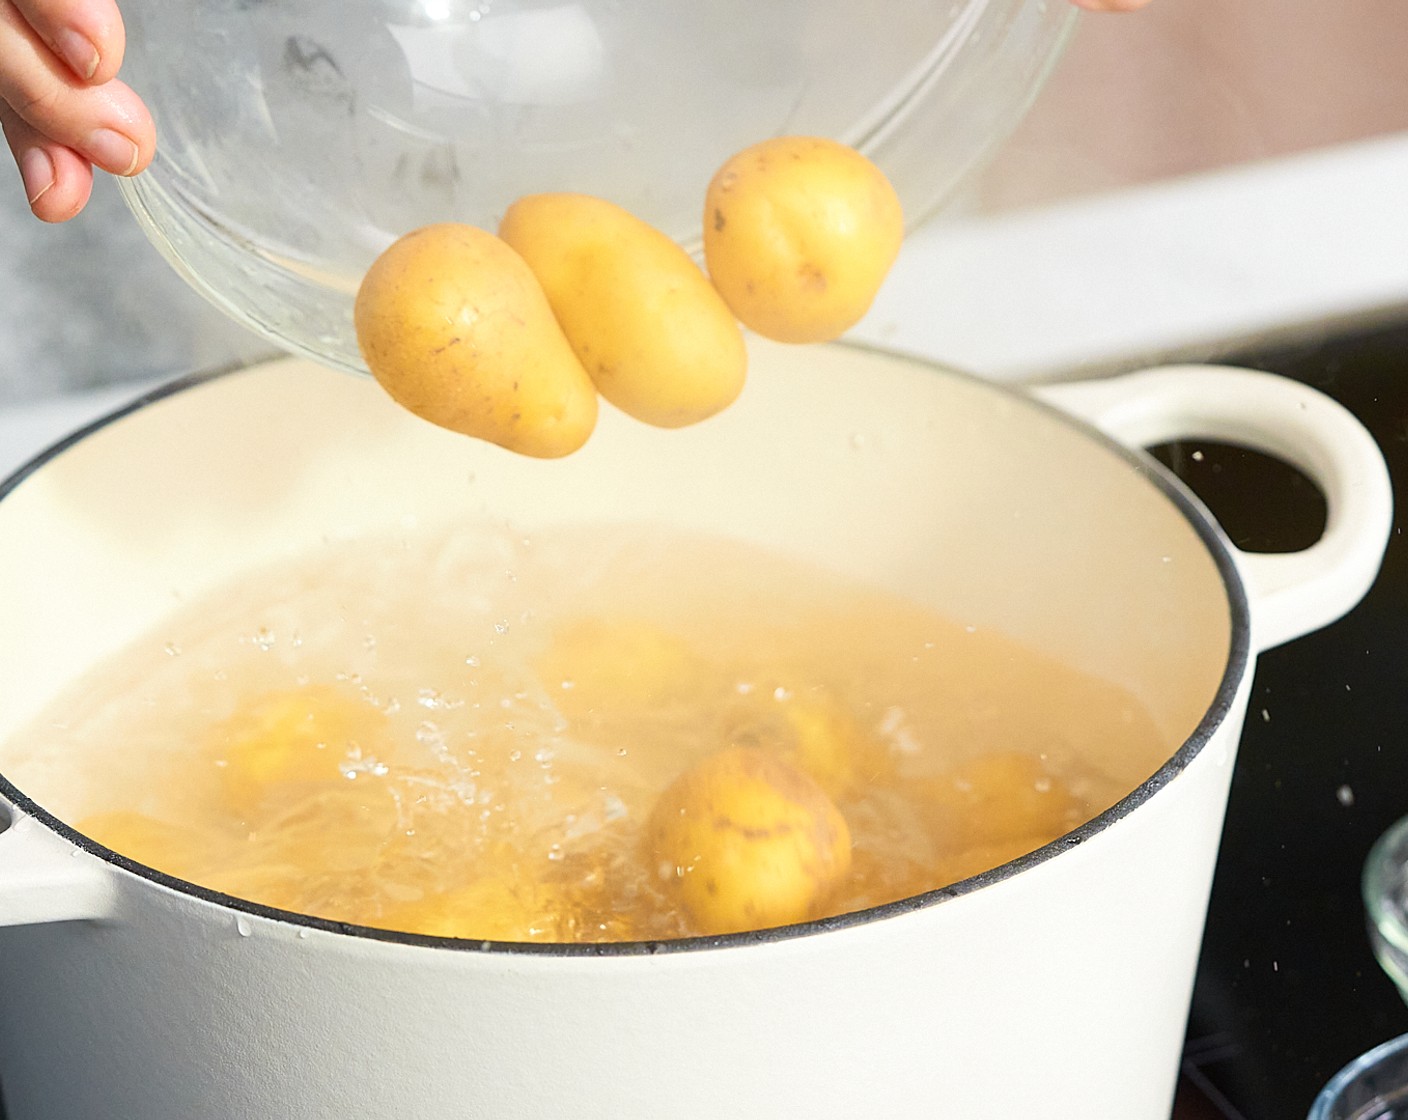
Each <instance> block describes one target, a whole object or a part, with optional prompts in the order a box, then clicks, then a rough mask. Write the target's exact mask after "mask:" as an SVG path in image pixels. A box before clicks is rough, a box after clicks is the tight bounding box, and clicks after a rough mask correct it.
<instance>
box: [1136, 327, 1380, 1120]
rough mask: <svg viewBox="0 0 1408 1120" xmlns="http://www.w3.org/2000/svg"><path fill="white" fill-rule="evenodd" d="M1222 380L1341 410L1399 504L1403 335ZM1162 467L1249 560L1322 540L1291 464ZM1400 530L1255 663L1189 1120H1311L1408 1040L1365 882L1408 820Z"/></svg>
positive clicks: (1171, 454) (1199, 1013) (1316, 511)
mask: <svg viewBox="0 0 1408 1120" xmlns="http://www.w3.org/2000/svg"><path fill="white" fill-rule="evenodd" d="M1220 360H1225V361H1227V362H1229V363H1230V364H1237V365H1246V366H1250V367H1253V368H1258V369H1266V370H1271V371H1274V372H1277V373H1282V374H1286V375H1288V376H1291V377H1294V378H1297V379H1298V380H1301V381H1304V382H1306V383H1307V384H1310V385H1312V386H1314V387H1315V388H1317V389H1320V390H1322V391H1323V392H1325V393H1327V394H1329V395H1330V396H1332V397H1334V398H1336V399H1337V400H1338V401H1340V403H1341V404H1343V405H1345V406H1346V407H1347V408H1349V409H1350V411H1352V412H1354V413H1355V414H1356V415H1357V416H1358V417H1359V418H1360V420H1361V421H1362V422H1363V423H1364V424H1365V426H1366V427H1368V428H1369V429H1370V430H1371V431H1372V432H1373V434H1374V436H1375V438H1376V439H1377V440H1378V442H1379V446H1380V447H1381V448H1382V449H1383V452H1384V455H1385V458H1386V459H1387V460H1388V464H1389V469H1390V472H1391V474H1392V476H1393V482H1394V490H1395V494H1396V495H1397V496H1398V500H1399V501H1400V502H1401V503H1403V505H1404V506H1408V324H1400V325H1396V326H1390V327H1379V328H1375V329H1366V330H1363V331H1358V332H1355V333H1351V334H1340V335H1337V336H1336V337H1333V338H1328V339H1324V340H1319V341H1315V342H1308V343H1301V344H1298V345H1293V346H1292V345H1287V346H1284V347H1282V348H1280V349H1276V350H1258V351H1256V352H1253V353H1241V354H1231V355H1228V356H1226V357H1225V358H1224V359H1220ZM1158 454H1159V457H1160V458H1161V459H1163V460H1164V462H1166V463H1168V464H1169V465H1170V466H1172V467H1173V468H1174V470H1175V471H1176V472H1177V473H1178V474H1179V475H1180V476H1181V477H1182V478H1183V479H1184V480H1185V481H1186V482H1187V483H1188V484H1189V485H1190V486H1191V487H1192V488H1193V489H1194V490H1196V491H1197V492H1198V493H1199V494H1200V495H1201V496H1202V497H1203V499H1204V501H1206V502H1207V504H1208V505H1209V506H1211V507H1212V509H1213V510H1214V512H1215V513H1216V514H1217V515H1218V518H1219V520H1220V521H1221V522H1222V524H1223V526H1224V527H1225V528H1226V529H1227V531H1228V533H1229V535H1230V536H1231V537H1232V539H1233V540H1234V542H1235V543H1236V544H1237V545H1238V546H1239V547H1241V548H1246V549H1250V550H1253V551H1281V550H1285V549H1288V548H1300V547H1304V546H1305V545H1306V544H1308V543H1310V542H1312V541H1314V540H1315V538H1316V537H1317V536H1318V534H1319V532H1320V530H1321V528H1322V527H1323V525H1324V516H1325V509H1324V504H1323V502H1322V501H1321V499H1320V496H1319V494H1318V493H1317V492H1316V491H1315V489H1314V487H1313V486H1311V485H1310V484H1309V483H1308V482H1306V481H1305V479H1304V478H1302V477H1301V476H1300V475H1299V474H1298V473H1296V472H1294V471H1292V470H1290V469H1289V468H1287V467H1285V466H1284V465H1282V464H1279V463H1276V462H1274V461H1271V460H1267V459H1265V458H1263V457H1261V456H1258V455H1254V454H1252V453H1249V452H1245V451H1240V450H1235V449H1231V448H1225V447H1218V446H1214V445H1208V444H1192V443H1189V444H1182V445H1172V446H1170V447H1167V448H1161V449H1159V451H1158ZM1403 521H1404V518H1403V516H1402V513H1401V511H1400V512H1399V513H1398V514H1397V515H1396V516H1395V520H1394V530H1393V536H1392V538H1391V541H1390V544H1389V548H1388V552H1387V555H1386V557H1385V560H1384V566H1383V569H1382V571H1381V573H1380V575H1379V578H1378V580H1377V582H1376V583H1375V585H1374V587H1373V589H1372V590H1371V591H1370V593H1369V595H1368V596H1367V597H1366V598H1365V599H1364V601H1363V602H1362V603H1361V604H1360V605H1359V606H1358V607H1357V608H1356V609H1355V610H1354V611H1353V612H1351V613H1350V614H1349V615H1348V616H1346V617H1345V618H1344V619H1342V620H1341V621H1339V622H1337V623H1335V624H1333V625H1332V626H1329V627H1327V628H1326V629H1324V630H1322V631H1319V632H1318V633H1315V634H1311V635H1308V636H1307V637H1304V638H1301V639H1299V640H1297V641H1294V642H1291V643H1288V644H1287V645H1285V646H1283V647H1280V648H1278V649H1274V650H1270V651H1268V652H1266V653H1264V654H1263V655H1262V656H1261V657H1260V659H1259V661H1258V664H1257V669H1256V676H1255V678H1254V682H1253V692H1252V699H1251V706H1250V709H1249V711H1248V715H1247V724H1246V731H1245V733H1244V735H1243V739H1242V744H1241V749H1240V754H1239V757H1238V762H1237V768H1236V772H1235V776H1234V778H1233V782H1232V795H1231V801H1230V803H1229V805H1228V810H1227V823H1226V827H1225V830H1224V833H1223V841H1222V850H1221V856H1220V859H1219V862H1218V868H1217V876H1216V879H1215V882H1214V886H1213V895H1212V902H1211V908H1210V911H1209V915H1208V924H1207V932H1206V935H1205V938H1204V943H1203V953H1202V961H1201V964H1200V967H1199V972H1198V982H1197V988H1196V992H1195V995H1194V1002H1193V1012H1192V1017H1191V1021H1190V1024H1189V1031H1188V1042H1187V1048H1186V1052H1185V1063H1184V1073H1185V1084H1184V1089H1183V1096H1184V1100H1185V1102H1186V1103H1188V1104H1190V1105H1191V1104H1192V1101H1191V1098H1193V1097H1201V1098H1206V1099H1205V1100H1203V1101H1201V1102H1199V1103H1200V1104H1201V1105H1202V1106H1203V1107H1201V1109H1199V1110H1196V1113H1195V1109H1194V1108H1192V1107H1189V1108H1188V1112H1189V1114H1197V1115H1207V1116H1210V1117H1212V1116H1224V1117H1227V1118H1229V1120H1302V1118H1303V1117H1304V1116H1305V1114H1306V1112H1307V1110H1308V1109H1309V1107H1310V1105H1311V1102H1312V1101H1313V1100H1314V1098H1315V1095H1316V1093H1317V1092H1319V1090H1320V1088H1321V1086H1323V1085H1324V1083H1325V1082H1326V1081H1327V1080H1329V1078H1330V1077H1331V1076H1333V1074H1334V1073H1335V1071H1336V1070H1338V1069H1339V1068H1340V1067H1341V1066H1342V1065H1344V1064H1345V1063H1346V1062H1347V1061H1349V1060H1350V1059H1352V1058H1354V1057H1355V1056H1357V1055H1358V1054H1360V1053H1362V1052H1364V1051H1365V1050H1368V1049H1370V1048H1371V1047H1373V1046H1375V1045H1377V1044H1378V1043H1380V1042H1384V1041H1386V1040H1387V1039H1389V1038H1392V1037H1395V1036H1397V1035H1399V1034H1403V1033H1405V1032H1408V1006H1405V1004H1404V1002H1403V1001H1402V1000H1401V999H1400V998H1399V997H1398V994H1397V992H1396V990H1395V989H1394V987H1393V985H1392V984H1391V983H1390V982H1389V980H1388V978H1387V977H1386V976H1384V974H1383V973H1382V972H1381V971H1380V970H1379V968H1378V965H1377V963H1376V962H1375V961H1374V958H1373V955H1372V953H1371V952H1370V949H1369V945H1368V941H1367V938H1366V936H1365V924H1364V917H1363V907H1362V905H1361V902H1360V898H1359V875H1360V870H1361V868H1362V866H1363V863H1364V857H1365V856H1366V855H1367V853H1368V850H1369V847H1370V846H1371V845H1372V844H1373V842H1374V840H1375V839H1376V838H1377V837H1378V836H1379V835H1380V834H1381V833H1382V832H1383V831H1384V830H1385V829H1386V828H1388V826H1389V825H1391V824H1392V823H1393V822H1394V821H1395V820H1397V819H1398V818H1399V817H1402V816H1405V815H1408V735H1405V728H1408V541H1405V539H1404V537H1403V536H1402V535H1401V534H1402V531H1403V530H1402V525H1403Z"/></svg>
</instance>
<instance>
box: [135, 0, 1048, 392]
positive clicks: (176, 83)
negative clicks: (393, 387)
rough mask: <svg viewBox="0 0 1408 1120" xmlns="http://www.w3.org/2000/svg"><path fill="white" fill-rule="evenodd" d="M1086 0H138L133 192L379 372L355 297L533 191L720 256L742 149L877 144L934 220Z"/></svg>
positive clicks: (217, 293)
mask: <svg viewBox="0 0 1408 1120" xmlns="http://www.w3.org/2000/svg"><path fill="white" fill-rule="evenodd" d="M1071 7H1072V6H1071V5H1070V4H1068V3H1067V2H1066V0H880V2H878V3H872V4H867V5H857V4H856V3H855V2H854V0H844V2H843V0H768V2H767V3H756V2H754V0H203V2H202V3H191V2H190V0H126V2H125V3H124V4H123V14H124V19H125V21H126V25H127V31H128V40H129V46H128V51H127V56H126V61H125V63H124V77H125V78H126V79H127V80H128V81H129V82H130V83H131V84H132V85H133V86H134V87H135V88H136V89H137V90H138V91H139V92H140V93H141V94H142V95H143V97H144V98H145V99H146V100H147V103H148V104H149V105H150V107H151V109H152V112H153V115H154V116H155V118H156V122H157V128H158V133H159V141H158V154H157V157H156V160H155V161H154V162H153V164H152V166H151V168H150V170H148V171H147V172H146V173H145V174H143V175H141V176H139V177H137V178H136V179H133V180H130V181H127V182H125V183H124V194H125V196H126V198H127V201H128V203H129V204H130V206H131V207H132V209H133V211H134V212H135V214H136V215H137V218H138V220H139V222H140V223H141V225H142V226H143V228H144V229H145V230H146V232H147V234H148V235H149V236H150V237H151V239H152V240H153V241H154V242H155V244H156V245H157V247H158V248H159V249H160V250H161V251H162V252H163V253H164V254H165V256H166V257H167V259H168V260H170V261H171V263H172V264H173V265H175V267H176V268H177V269H178V270H179V271H180V272H181V273H182V274H183V275H184V276H185V277H186V278H187V280H189V281H190V282H191V284H192V285H193V286H194V287H195V288H196V289H197V290H198V291H200V292H201V293H202V294H204V295H205V296H206V297H207V298H209V299H210V300H212V301H213V302H214V303H215V304H216V305H217V306H218V307H220V308H222V309H223V310H224V311H226V312H227V313H229V314H230V315H232V316H233V317H234V318H235V319H237V320H239V321H241V322H243V323H245V324H246V325H248V326H250V327H252V328H254V329H255V330H256V331H258V332H260V333H261V334H263V335H264V336H265V337H267V338H269V339H271V340H273V341H275V342H276V343H278V344H279V345H281V346H282V347H284V348H285V349H289V350H293V351H295V352H301V353H304V354H307V355H310V356H312V357H314V358H316V359H319V360H321V361H324V362H326V363H329V364H331V365H334V366H340V367H343V368H346V369H352V370H361V369H363V368H364V367H363V366H362V362H361V358H360V356H359V355H358V353H357V346H356V341H355V338H354V335H353V330H352V299H353V296H354V294H355V292H356V288H357V284H358V282H359V281H360V279H361V276H362V273H363V272H364V271H365V269H366V267H367V266H368V265H369V264H370V263H371V261H372V260H373V259H374V258H375V257H376V255H377V254H378V253H379V252H380V251H381V250H382V249H383V248H385V246H386V245H387V244H389V243H390V242H391V241H392V240H393V239H394V238H396V237H397V236H399V235H400V234H402V233H405V232H407V231H408V230H410V229H413V228H415V227H417V226H419V225H424V224H426V223H428V222H435V221H446V220H453V221H462V222H469V223H471V224H474V225H479V226H483V227H486V228H489V229H494V228H495V227H496V226H497V224H498V219H499V216H500V215H501V214H502V212H503V210H504V209H505V208H506V207H507V205H508V204H509V203H510V202H512V201H513V200H514V199H515V198H517V197H519V196H520V195H523V194H530V193H534V192H538V191H554V190H570V191H579V192H583V193H588V194H596V195H600V196H603V197H605V198H609V199H611V200H612V201H614V202H616V203H619V204H620V205H622V206H625V207H626V208H627V209H629V210H631V211H632V212H634V213H635V214H637V215H639V216H640V217H641V218H644V219H645V220H647V221H649V222H651V223H652V224H654V225H656V226H658V227H660V228H661V229H663V230H665V232H667V233H668V234H669V235H670V236H672V237H673V238H675V239H676V240H677V241H679V242H680V243H681V244H683V245H685V246H687V247H690V248H691V249H692V248H693V247H694V246H695V244H696V242H697V239H698V236H699V230H700V223H701V214H702V207H703V197H704V188H705V186H706V185H707V183H708V181H709V178H710V177H711V175H712V174H713V172H714V170H715V168H716V167H717V166H718V165H719V164H720V163H722V162H723V161H724V159H726V158H727V157H728V156H729V155H731V154H732V153H733V152H735V151H737V150H738V149H740V148H743V147H746V146H747V145H749V144H751V143H754V142H756V141H759V140H763V139H766V138H767V137H770V136H775V135H780V134H787V133H794V134H796V133H803V134H812V135H823V136H830V137H833V138H835V139H838V140H841V141H844V142H846V143H849V144H852V145H854V146H855V147H857V148H859V149H860V150H861V151H863V152H865V153H866V154H867V155H869V156H870V157H871V158H872V159H874V160H875V161H876V162H877V163H878V164H879V165H880V166H881V167H882V168H883V169H884V170H885V171H886V173H887V174H888V175H889V176H890V177H891V179H892V181H893V182H894V183H895V185H896V188H897V189H898V191H899V193H900V196H901V198H902V199H903V201H904V203H905V206H906V211H907V214H908V215H909V217H910V219H911V222H913V221H914V220H917V219H918V218H919V217H920V216H921V215H923V214H925V213H926V212H929V211H930V210H931V209H932V208H933V207H934V206H935V205H936V204H937V203H939V202H940V201H942V200H943V199H944V198H945V197H947V196H948V195H950V194H951V193H952V191H953V190H954V188H955V187H956V186H957V185H958V184H959V183H960V182H961V181H962V180H963V179H964V178H965V177H966V176H967V175H968V174H969V173H970V172H971V171H972V170H973V169H974V167H975V166H976V165H977V164H978V163H979V162H980V161H981V160H982V158H983V157H984V156H985V155H986V154H987V153H988V152H989V151H990V150H991V149H992V148H993V147H994V146H995V145H996V144H997V142H998V141H1000V140H1001V139H1002V138H1004V137H1005V136H1006V135H1007V133H1008V132H1009V131H1010V130H1011V128H1012V126H1013V125H1014V124H1015V123H1016V122H1017V120H1018V119H1019V118H1020V117H1021V115H1022V113H1023V112H1024V111H1025V109H1026V108H1027V106H1028V105H1029V103H1030V101H1031V99H1032V97H1033V96H1034V95H1035V93H1036V90H1037V88H1038V87H1039V86H1040V84H1041V81H1042V79H1043V78H1044V77H1045V75H1046V73H1047V71H1048V69H1049V68H1050V66H1051V64H1052V62H1053V61H1054V60H1055V58H1056V56H1057V54H1058V52H1059V49H1060V46H1061V44H1062V42H1063V40H1064V38H1065V33H1066V31H1067V29H1068V28H1069V27H1070V25H1071V20H1072V18H1073V16H1072V12H1071Z"/></svg>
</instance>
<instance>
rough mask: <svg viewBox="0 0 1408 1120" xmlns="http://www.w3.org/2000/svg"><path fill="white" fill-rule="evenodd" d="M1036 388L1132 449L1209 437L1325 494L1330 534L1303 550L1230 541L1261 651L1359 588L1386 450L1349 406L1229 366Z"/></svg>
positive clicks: (1336, 611)
mask: <svg viewBox="0 0 1408 1120" xmlns="http://www.w3.org/2000/svg"><path fill="white" fill-rule="evenodd" d="M1033 392H1034V394H1035V395H1036V396H1037V397H1038V398H1039V399H1041V400H1044V401H1047V402H1048V403H1050V404H1052V405H1055V406H1056V407H1057V408H1059V409H1061V410H1062V411H1063V412H1068V413H1071V414H1073V415H1074V416H1076V417H1078V418H1079V419H1083V420H1085V421H1087V422H1089V423H1090V424H1092V425H1094V426H1095V427H1096V428H1099V429H1100V430H1101V431H1103V432H1105V433H1107V434H1108V435H1111V436H1113V437H1114V438H1115V439H1116V440H1118V441H1119V442H1120V443H1123V444H1125V445H1127V446H1130V447H1138V448H1147V447H1152V446H1155V445H1157V444H1160V443H1165V442H1168V441H1170V440H1175V439H1189V438H1202V439H1213V440H1219V441H1222V442H1226V443H1231V444H1236V445H1239V446H1243V447H1249V448H1252V449H1254V450H1257V451H1262V452H1265V453H1266V454H1268V455H1274V456H1276V457H1277V458H1279V459H1282V460H1284V461H1286V462H1287V463H1290V464H1292V465H1293V466H1295V467H1297V468H1299V469H1300V470H1301V471H1303V472H1304V473H1305V474H1306V475H1307V476H1308V477H1309V478H1310V480H1311V481H1312V482H1314V483H1315V484H1316V485H1317V486H1318V487H1319V488H1320V490H1321V492H1322V493H1323V494H1324V496H1325V504H1326V507H1327V518H1326V522H1325V532H1324V534H1323V535H1322V536H1321V537H1320V539H1319V540H1318V541H1316V542H1315V544H1313V545H1311V546H1310V547H1309V548H1306V549H1303V550H1301V551H1299V552H1286V553H1273V554H1267V553H1252V552H1243V551H1242V550H1241V549H1238V548H1235V547H1234V548H1232V555H1233V558H1234V560H1235V561H1236V565H1237V570H1238V572H1239V574H1240V575H1241V577H1242V582H1243V583H1244V584H1245V586H1246V589H1247V594H1248V597H1249V599H1250V606H1251V619H1252V623H1251V628H1252V634H1251V638H1252V644H1253V646H1254V647H1255V648H1256V649H1258V650H1263V649H1269V648H1271V647H1272V646H1277V645H1280V644H1281V643H1282V642H1286V641H1290V640H1291V639H1292V638H1298V637H1300V636H1301V635H1302V634H1308V633H1310V632H1311V631H1312V630H1318V629H1319V628H1320V627H1322V626H1325V625H1328V624H1329V623H1331V622H1333V621H1335V620H1336V619H1337V618H1339V617H1340V616H1341V615H1343V614H1345V613H1346V612H1347V611H1349V610H1350V609H1351V608H1352V607H1353V606H1354V605H1355V604H1356V603H1358V602H1359V600H1360V599H1361V598H1363V596H1364V594H1365V592H1366V591H1368V590H1369V587H1370V585H1372V584H1373V582H1374V578H1375V577H1376V576H1377V574H1378V571H1379V564H1380V562H1381V561H1382V559H1383V554H1384V548H1385V546H1386V545H1387V543H1388V538H1389V533H1390V531H1391V529H1392V525H1393V491H1392V487H1391V485H1390V482H1389V475H1388V468H1387V466H1386V465H1385V464H1384V458H1383V454H1382V452H1380V450H1379V447H1378V444H1376V443H1375V442H1374V437H1373V436H1371V435H1370V434H1369V433H1368V431H1366V430H1365V428H1364V426H1363V425H1362V424H1361V423H1360V422H1359V421H1358V420H1357V419H1356V418H1355V417H1354V415H1353V414H1352V413H1350V412H1349V410H1348V409H1346V408H1345V407H1344V406H1343V405H1341V404H1339V403H1338V402H1336V401H1334V400H1332V399H1330V398H1329V397H1327V396H1326V395H1325V394H1323V393H1320V392H1318V391H1316V390H1315V389H1311V388H1310V387H1308V386H1306V385H1302V384H1301V383H1300V382H1297V381H1292V380H1291V379H1290V378H1286V377H1280V376H1277V375H1276V374H1271V373H1259V372H1255V371H1253V370H1247V369H1234V368H1231V367H1228V366H1205V365H1176V366H1162V367H1159V368H1157V369H1148V370H1143V371H1141V372H1138V373H1131V374H1126V375H1124V376H1120V377H1112V378H1106V379H1101V380H1095V381H1082V382H1072V383H1067V384H1052V385H1042V386H1036V387H1034V389H1033Z"/></svg>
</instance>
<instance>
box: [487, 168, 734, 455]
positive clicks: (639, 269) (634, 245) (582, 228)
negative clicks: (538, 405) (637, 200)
mask: <svg viewBox="0 0 1408 1120" xmlns="http://www.w3.org/2000/svg"><path fill="white" fill-rule="evenodd" d="M499 236H500V237H502V238H503V239H504V241H506V242H507V243H508V244H509V245H511V246H512V247H513V248H514V249H516V250H517V251H518V253H519V254H520V255H521V256H522V257H523V259H524V260H525V261H527V262H528V265H529V267H530V268H531V269H532V270H533V273H534V275H536V276H537V277H538V280H539V282H540V283H541V284H542V286H543V290H544V292H546V293H547V297H548V302H549V303H550V304H551V305H552V309H553V313H554V314H555V315H556V316H557V321H558V323H559V324H560V325H561V326H562V330H563V333H564V334H566V336H567V339H568V341H569V342H570V343H571V344H572V348H573V350H574V351H575V352H576V354H577V358H578V359H579V360H580V361H581V363H582V365H583V366H584V367H585V369H586V371H587V373H588V375H589V376H590V377H591V379H592V381H593V382H595V384H596V387H597V389H598V390H600V392H601V395H602V396H603V397H605V398H606V399H607V400H608V401H610V402H611V403H612V404H614V405H615V406H616V407H617V408H619V409H621V411H623V412H625V413H627V414H628V415H630V416H633V417H635V418H636V419H637V420H642V421H644V422H646V423H648V424H654V425H657V426H659V427H663V428H679V427H683V426H685V425H687V424H694V423H697V422H698V421H700V420H703V419H705V418H707V417H709V416H712V415H714V414H715V413H716V412H719V411H721V410H722V409H724V408H725V407H727V406H728V405H730V404H732V403H733V401H734V399H735V398H736V397H737V396H738V394H739V392H740V391H741V390H742V388H743V380H744V375H745V372H746V370H747V365H748V355H747V351H746V350H745V348H744V345H743V335H742V332H741V331H740V330H739V329H738V324H737V323H736V322H735V321H734V318H733V313H732V312H730V311H729V309H728V306H727V305H726V304H725V303H724V301H723V299H722V298H721V297H720V296H719V294H718V292H717V291H715V290H714V288H713V286H712V285H711V284H710V283H709V280H708V278H707V277H706V276H705V275H704V273H703V272H701V271H700V269H699V266H698V265H696V264H695V263H694V261H692V260H691V259H690V258H689V255H688V254H687V253H685V251H684V250H683V249H681V248H680V247H679V246H678V245H676V244H675V243H674V242H673V241H671V240H670V239H669V238H668V237H666V236H665V235H664V234H663V233H661V232H660V231H659V230H657V229H655V228H654V227H653V226H651V225H649V224H647V223H646V222H643V221H641V220H640V219H639V218H637V217H636V216H635V215H633V214H631V213H630V212H628V211H626V210H623V209H622V208H621V207H619V206H616V205H615V204H614V203H611V202H607V201H606V200H605V199H601V198H593V197H592V196H590V195H584V194H568V193H560V194H535V195H529V196H527V197H526V198H521V199H519V200H518V201H517V202H515V203H514V204H513V205H512V206H510V207H509V208H508V212H507V213H506V214H505V215H504V218H503V222H502V223H501V224H500V226H499Z"/></svg>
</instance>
